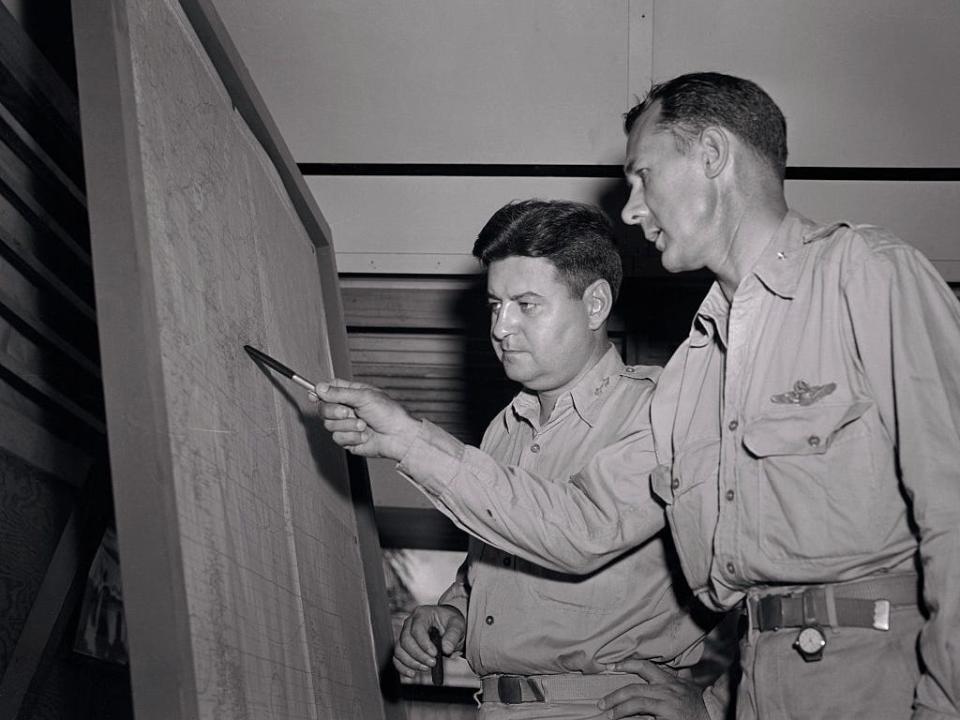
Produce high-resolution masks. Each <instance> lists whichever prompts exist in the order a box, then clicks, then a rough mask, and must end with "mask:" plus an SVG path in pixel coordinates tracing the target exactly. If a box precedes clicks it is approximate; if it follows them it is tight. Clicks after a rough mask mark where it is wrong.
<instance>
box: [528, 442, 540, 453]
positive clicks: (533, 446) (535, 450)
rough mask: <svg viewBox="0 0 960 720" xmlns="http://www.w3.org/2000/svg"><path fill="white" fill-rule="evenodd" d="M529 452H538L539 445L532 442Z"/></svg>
mask: <svg viewBox="0 0 960 720" xmlns="http://www.w3.org/2000/svg"><path fill="white" fill-rule="evenodd" d="M530 452H532V453H538V452H540V446H539V445H538V444H537V443H534V444H533V445H531V446H530Z"/></svg>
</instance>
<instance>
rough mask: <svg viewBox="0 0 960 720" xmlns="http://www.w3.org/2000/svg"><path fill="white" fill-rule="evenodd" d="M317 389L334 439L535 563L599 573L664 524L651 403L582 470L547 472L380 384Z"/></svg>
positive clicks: (472, 529) (477, 533)
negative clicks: (391, 465) (409, 404)
mask: <svg viewBox="0 0 960 720" xmlns="http://www.w3.org/2000/svg"><path fill="white" fill-rule="evenodd" d="M317 395H318V396H319V398H320V399H321V400H322V401H323V405H322V407H321V415H322V416H323V418H324V426H325V427H326V428H327V430H329V431H330V432H331V433H332V437H333V440H334V441H335V442H337V443H338V444H339V445H341V446H343V447H345V448H346V449H348V450H349V451H351V452H354V453H356V454H358V455H363V456H366V457H386V458H390V459H393V460H395V461H397V462H398V463H400V465H399V469H400V470H401V472H403V473H404V474H405V475H406V476H407V477H408V478H410V479H411V480H412V481H413V483H414V484H415V485H416V486H417V487H418V488H420V489H421V490H423V491H424V493H425V494H426V495H427V496H428V497H429V498H430V500H431V501H432V502H433V503H434V505H435V506H436V507H437V508H438V509H439V510H440V511H441V512H443V513H444V514H445V515H447V516H448V517H450V519H451V520H453V522H454V523H455V524H456V525H457V526H458V527H460V528H461V529H463V530H464V531H466V532H468V533H470V534H471V535H473V536H474V537H477V538H479V539H480V540H482V541H484V542H486V543H488V544H490V545H494V546H496V547H498V548H500V549H502V550H504V551H506V552H510V553H513V554H515V555H519V556H520V557H523V558H525V559H527V560H530V561H531V562H534V563H536V564H538V565H541V566H544V567H548V568H551V569H554V570H558V571H560V572H567V573H587V572H592V571H593V570H596V569H598V568H600V567H602V566H603V565H605V564H607V563H608V562H610V561H611V560H613V559H615V558H616V557H617V556H619V555H620V554H622V553H623V552H624V551H626V550H629V549H631V548H633V547H636V546H637V545H640V544H642V543H643V542H645V541H647V540H649V539H650V538H652V537H653V536H654V535H656V534H657V533H658V532H660V530H662V529H663V527H664V518H663V510H662V508H661V507H660V506H659V504H657V503H656V501H655V500H654V499H653V497H652V495H651V493H650V488H649V481H648V474H649V472H650V471H651V470H652V469H653V467H654V466H655V459H654V454H653V448H652V438H651V435H650V429H649V423H648V422H647V420H646V419H645V417H646V415H645V411H646V404H645V403H643V404H642V405H643V406H642V407H637V408H636V409H635V410H633V412H634V413H635V415H634V417H633V420H632V421H628V422H627V423H625V425H628V426H632V427H628V428H626V429H625V430H624V431H623V433H621V437H620V438H619V439H618V440H617V441H616V442H614V443H612V444H611V445H610V446H608V447H606V448H604V449H603V450H601V451H600V452H598V453H597V454H596V455H595V456H594V457H593V459H592V460H591V461H590V462H589V463H588V464H587V465H586V466H585V467H584V468H583V469H582V470H580V471H579V472H577V473H576V474H574V475H572V476H569V477H564V478H548V477H543V476H541V475H538V474H536V473H533V472H530V471H527V470H524V469H522V468H519V467H517V466H514V465H506V464H503V463H500V462H497V461H496V460H494V459H493V458H492V457H491V456H490V455H488V454H487V453H484V452H482V451H481V450H479V449H477V448H475V447H471V446H468V445H464V444H463V443H461V442H460V441H459V440H457V439H456V438H454V437H453V436H451V435H450V434H449V433H447V432H445V431H443V430H442V429H440V428H438V427H436V426H435V425H433V424H432V423H430V422H428V421H420V420H417V419H415V418H413V417H412V416H411V415H410V414H409V413H408V412H407V411H406V409H404V408H403V406H402V405H400V404H399V403H397V402H396V401H394V400H392V399H391V398H390V397H389V396H388V395H387V394H386V393H384V392H383V391H381V390H379V389H377V388H373V387H371V386H368V385H361V384H357V383H344V382H342V381H334V382H333V383H331V384H330V385H318V386H317Z"/></svg>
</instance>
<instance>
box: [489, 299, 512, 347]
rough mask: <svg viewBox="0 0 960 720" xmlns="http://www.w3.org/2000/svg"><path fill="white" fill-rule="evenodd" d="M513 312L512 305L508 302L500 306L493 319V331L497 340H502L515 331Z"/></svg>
mask: <svg viewBox="0 0 960 720" xmlns="http://www.w3.org/2000/svg"><path fill="white" fill-rule="evenodd" d="M512 318H513V313H512V312H510V306H509V305H508V304H506V303H504V304H503V305H501V306H500V309H499V310H497V312H496V315H494V317H493V318H492V320H491V323H492V327H491V332H492V333H493V337H494V338H495V339H497V340H502V339H503V338H505V337H507V335H509V334H510V333H512V332H513V325H514V323H513V319H512Z"/></svg>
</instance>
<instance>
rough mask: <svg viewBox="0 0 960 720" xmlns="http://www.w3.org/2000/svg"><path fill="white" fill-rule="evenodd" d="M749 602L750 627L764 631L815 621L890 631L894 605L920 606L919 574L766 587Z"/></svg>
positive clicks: (834, 625)
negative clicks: (786, 588) (788, 586)
mask: <svg viewBox="0 0 960 720" xmlns="http://www.w3.org/2000/svg"><path fill="white" fill-rule="evenodd" d="M748 602H749V604H750V612H749V615H750V626H751V628H753V629H754V630H759V631H761V632H764V631H766V630H778V629H780V628H791V627H793V628H796V627H804V626H807V625H811V624H816V625H822V626H831V627H864V628H873V629H875V630H889V629H890V607H891V606H893V605H911V606H914V607H916V606H917V605H918V602H919V585H918V578H917V576H916V575H915V574H912V573H911V574H905V575H890V576H885V577H878V578H868V579H866V580H858V581H856V582H852V583H842V584H830V585H810V586H807V587H796V586H793V587H791V588H790V589H789V590H778V589H777V588H764V589H763V590H760V591H759V592H758V593H757V594H756V595H751V597H750V598H749V600H748Z"/></svg>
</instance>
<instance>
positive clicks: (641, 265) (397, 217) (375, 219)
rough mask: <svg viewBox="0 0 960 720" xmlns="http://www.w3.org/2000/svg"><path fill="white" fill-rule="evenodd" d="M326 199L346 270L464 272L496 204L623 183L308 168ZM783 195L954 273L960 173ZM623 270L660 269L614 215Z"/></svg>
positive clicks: (618, 197) (613, 189) (589, 193)
mask: <svg viewBox="0 0 960 720" xmlns="http://www.w3.org/2000/svg"><path fill="white" fill-rule="evenodd" d="M308 184H309V186H310V188H311V189H312V190H313V192H314V195H315V196H316V198H317V201H318V202H320V203H321V204H323V206H324V207H327V208H329V211H328V213H327V220H328V222H329V223H330V227H331V228H332V231H333V232H334V233H335V235H336V237H337V247H338V253H337V265H338V268H339V270H340V271H341V272H349V273H390V272H394V273H471V272H476V271H477V270H478V268H477V263H476V261H475V260H474V259H473V258H472V257H471V256H470V249H471V247H472V246H473V242H474V240H475V239H476V236H477V233H478V232H479V231H480V229H481V228H482V227H483V224H484V223H485V222H486V220H487V218H489V216H490V215H491V214H492V213H493V212H494V211H495V210H496V209H497V208H498V207H500V206H501V205H502V204H503V203H505V202H508V201H510V200H512V199H517V198H527V197H544V198H567V199H572V200H583V201H589V202H597V203H599V204H600V205H601V206H603V207H604V208H605V209H606V210H607V211H608V212H609V213H610V215H611V216H612V217H614V218H617V217H618V216H619V211H620V208H621V205H622V203H623V200H624V187H623V185H624V184H623V182H622V181H620V180H617V179H614V178H517V177H497V178H489V177H484V178H473V177H354V176H346V177H342V176H338V177H311V178H308ZM786 191H787V197H788V200H789V201H790V202H791V203H793V204H794V205H795V206H796V208H797V209H798V210H800V211H801V212H803V213H804V214H806V215H808V216H809V217H811V218H813V219H816V220H821V221H824V222H832V221H834V220H841V219H846V220H850V221H851V222H858V223H872V224H875V225H884V226H886V227H888V228H890V229H891V230H892V231H894V232H896V233H898V234H899V235H900V236H901V237H902V238H903V239H904V240H906V241H907V242H909V243H911V244H913V245H915V246H917V247H918V248H920V249H921V250H923V251H924V252H925V253H926V254H927V255H928V256H929V257H930V258H931V259H932V260H933V261H934V264H935V265H936V266H937V268H938V269H939V270H940V272H941V274H943V276H944V277H945V278H946V279H947V280H948V281H960V267H958V261H957V259H958V258H960V239H958V237H957V231H956V228H958V227H960V182H903V181H900V182H893V181H889V182H888V181H828V180H789V181H787V184H786ZM617 230H618V233H619V234H620V235H621V237H622V238H623V240H624V247H625V249H626V250H627V255H628V258H627V259H628V269H629V271H630V272H632V273H634V274H641V275H661V274H662V270H661V269H660V267H659V259H658V258H657V257H656V255H655V254H654V253H653V252H651V249H650V248H649V247H648V246H647V244H646V243H645V242H644V241H643V239H642V236H641V235H640V233H639V232H637V231H636V230H628V229H627V228H625V227H624V226H622V225H621V224H619V223H618V228H617Z"/></svg>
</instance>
